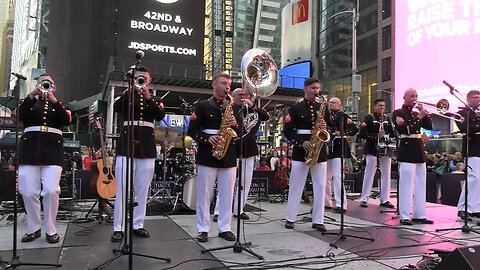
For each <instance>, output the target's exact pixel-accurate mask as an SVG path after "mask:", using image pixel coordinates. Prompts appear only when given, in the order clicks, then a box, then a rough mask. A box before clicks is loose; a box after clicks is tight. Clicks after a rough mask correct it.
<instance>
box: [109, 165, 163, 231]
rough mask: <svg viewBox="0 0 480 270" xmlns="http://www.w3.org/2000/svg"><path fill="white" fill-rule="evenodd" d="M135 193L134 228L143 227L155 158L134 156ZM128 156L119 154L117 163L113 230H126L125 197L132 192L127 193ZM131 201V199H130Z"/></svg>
mask: <svg viewBox="0 0 480 270" xmlns="http://www.w3.org/2000/svg"><path fill="white" fill-rule="evenodd" d="M132 162H133V194H134V201H135V202H137V203H138V205H137V206H135V207H134V208H133V229H140V228H143V220H144V218H145V214H146V211H147V197H148V188H149V187H150V183H151V182H152V178H153V171H154V167H155V159H154V158H133V159H132ZM127 167H128V164H127V158H126V157H125V156H117V160H116V163H115V178H116V181H117V193H116V196H115V209H114V213H113V214H114V215H113V230H114V231H124V230H125V210H124V209H125V197H127V198H128V195H129V194H130V186H129V191H128V193H129V194H126V195H125V197H124V196H123V195H124V193H125V187H126V185H127V179H128V177H129V176H127V175H126V172H127ZM129 201H130V199H129Z"/></svg>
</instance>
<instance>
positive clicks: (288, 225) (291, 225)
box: [285, 220, 295, 230]
mask: <svg viewBox="0 0 480 270" xmlns="http://www.w3.org/2000/svg"><path fill="white" fill-rule="evenodd" d="M285 228H287V229H290V230H291V229H293V228H295V222H291V221H288V220H286V221H285Z"/></svg>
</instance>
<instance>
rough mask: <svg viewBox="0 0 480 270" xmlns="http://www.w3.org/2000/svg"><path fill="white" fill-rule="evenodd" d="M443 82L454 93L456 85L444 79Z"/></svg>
mask: <svg viewBox="0 0 480 270" xmlns="http://www.w3.org/2000/svg"><path fill="white" fill-rule="evenodd" d="M442 82H443V84H445V85H446V86H447V87H448V88H450V93H452V92H453V91H455V87H453V85H451V84H449V83H448V82H447V81H445V80H443V81H442Z"/></svg>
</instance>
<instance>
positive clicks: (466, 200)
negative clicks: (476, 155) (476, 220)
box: [435, 81, 480, 234]
mask: <svg viewBox="0 0 480 270" xmlns="http://www.w3.org/2000/svg"><path fill="white" fill-rule="evenodd" d="M444 83H445V81H444ZM447 86H449V85H448V84H447ZM449 87H450V86H449ZM455 92H457V94H455ZM450 94H452V95H453V96H454V97H456V98H457V99H458V100H459V101H460V102H461V103H462V104H463V105H465V108H467V117H466V118H465V122H466V123H467V127H466V128H467V130H466V134H465V139H466V143H465V144H466V147H467V149H466V156H467V158H466V159H465V169H466V173H465V185H464V189H465V202H464V203H465V218H464V219H463V220H464V224H463V226H462V227H457V228H447V229H436V230H435V231H436V232H441V231H454V230H462V232H464V233H469V232H474V233H477V234H480V232H479V231H477V230H474V229H472V228H470V227H469V226H468V174H469V173H468V169H469V168H470V170H472V168H471V167H469V166H468V159H469V153H470V146H469V140H470V122H469V121H470V112H473V113H474V114H475V115H478V114H477V112H475V110H474V109H473V108H472V107H470V105H469V104H468V101H467V100H463V99H461V98H460V97H459V96H458V95H460V93H459V92H458V90H457V89H455V88H454V87H450ZM471 173H473V171H472V172H471Z"/></svg>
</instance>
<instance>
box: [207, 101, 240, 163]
mask: <svg viewBox="0 0 480 270" xmlns="http://www.w3.org/2000/svg"><path fill="white" fill-rule="evenodd" d="M227 99H228V100H229V101H230V103H229V104H228V105H227V108H225V112H223V116H222V122H221V124H220V128H219V129H218V133H217V135H218V136H220V141H219V142H218V143H217V145H215V146H214V147H213V148H212V155H213V157H214V158H216V159H218V160H220V159H222V158H224V157H225V155H226V154H227V150H228V147H229V146H230V142H231V141H232V139H233V138H236V137H237V133H236V132H235V130H233V129H232V128H231V127H230V125H229V124H228V118H229V117H230V116H231V115H232V112H233V98H232V97H231V96H230V95H228V94H227Z"/></svg>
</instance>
